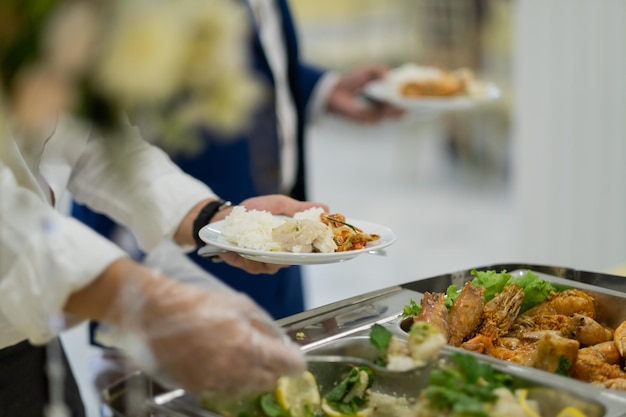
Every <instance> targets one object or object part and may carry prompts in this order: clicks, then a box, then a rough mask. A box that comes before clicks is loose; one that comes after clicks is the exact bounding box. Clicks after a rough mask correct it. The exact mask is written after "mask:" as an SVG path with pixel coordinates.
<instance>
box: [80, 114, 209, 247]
mask: <svg viewBox="0 0 626 417" xmlns="http://www.w3.org/2000/svg"><path fill="white" fill-rule="evenodd" d="M92 135H93V136H92V137H91V138H90V139H89V141H87V143H86V145H85V148H84V149H83V152H82V154H81V156H80V159H79V160H78V161H77V163H76V166H75V167H74V170H73V172H72V175H71V177H70V180H69V184H68V189H69V191H70V192H71V193H72V195H73V197H74V198H75V199H76V201H78V202H79V203H82V204H85V205H87V206H89V207H90V208H91V209H93V210H95V211H98V212H102V213H106V214H107V215H109V216H110V217H111V218H113V219H114V220H116V221H117V222H118V223H120V224H123V225H124V226H126V227H127V228H128V229H130V230H131V231H132V232H133V233H134V234H135V237H136V238H137V242H138V244H139V246H140V247H141V249H143V250H144V251H146V252H148V251H150V250H151V249H152V248H154V247H156V245H157V244H159V242H161V241H162V240H163V239H167V238H171V237H172V236H173V234H174V232H175V231H176V229H177V227H178V225H179V224H180V222H181V220H182V219H183V217H184V216H185V215H186V214H187V213H188V212H189V210H190V209H191V208H192V207H193V206H194V205H196V204H197V203H198V202H199V201H201V200H202V199H206V198H215V197H216V196H215V194H214V193H213V192H212V191H211V189H210V188H209V187H208V186H207V185H205V184H204V183H202V182H201V181H198V180H196V179H195V178H193V177H191V176H189V175H187V174H185V173H184V172H183V171H182V170H181V169H180V168H179V167H178V166H177V165H175V164H174V163H173V162H172V161H171V160H170V158H169V157H168V156H167V154H165V152H163V151H162V150H161V149H159V148H157V147H155V146H152V145H150V144H149V143H147V142H146V141H144V140H143V139H142V138H141V136H140V135H139V132H138V130H137V129H136V128H132V127H130V126H129V127H128V130H127V134H126V136H125V137H123V138H122V139H121V141H120V140H119V139H117V138H106V137H96V135H95V134H93V133H92ZM116 139H117V142H115V143H114V144H115V146H114V147H112V146H108V144H111V143H113V141H116ZM111 152H113V153H111Z"/></svg>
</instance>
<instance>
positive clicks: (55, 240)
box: [0, 118, 215, 348]
mask: <svg viewBox="0 0 626 417" xmlns="http://www.w3.org/2000/svg"><path fill="white" fill-rule="evenodd" d="M5 139H6V140H5ZM15 143H17V142H12V141H11V139H10V138H9V139H7V138H5V137H3V138H0V145H1V146H0V348H2V347H5V346H9V345H12V344H15V343H17V342H20V341H22V340H24V339H29V340H30V341H31V342H32V343H35V344H42V343H45V342H47V341H48V340H49V339H50V338H52V337H54V336H56V335H58V334H59V333H60V332H61V331H62V330H63V329H64V328H66V327H68V326H70V325H72V324H74V323H75V319H76V318H73V317H68V316H67V315H64V313H63V307H64V305H65V303H66V302H67V299H68V297H69V295H70V294H71V293H73V292H75V291H76V290H78V289H80V288H83V287H84V286H86V285H88V284H89V283H90V282H91V281H92V280H93V279H94V278H95V277H97V276H98V275H99V274H100V273H101V272H102V271H103V270H104V269H105V268H106V267H107V266H108V265H110V264H111V263H112V262H114V261H115V260H117V259H119V258H121V257H124V256H126V254H125V252H124V251H122V250H121V249H120V248H119V247H117V246H116V245H114V244H113V243H111V242H110V241H109V240H107V239H105V238H103V237H101V236H100V235H99V234H97V233H96V232H94V231H92V230H91V229H90V228H88V227H87V226H85V225H83V224H82V223H80V222H79V221H77V220H75V219H72V218H69V217H66V216H64V215H62V214H61V213H59V212H58V211H56V210H55V209H54V208H53V207H52V205H51V204H50V203H51V202H58V201H59V200H60V198H61V196H62V194H63V193H64V192H65V191H66V190H69V191H70V192H71V193H72V195H73V196H74V197H75V198H76V199H77V201H79V202H81V203H84V204H87V205H88V206H89V207H91V208H92V209H94V210H96V211H100V212H103V213H105V214H108V215H110V216H111V217H112V218H114V219H115V220H117V221H119V222H120V223H122V224H124V225H126V226H128V227H129V228H130V229H132V230H133V231H134V232H135V233H136V236H137V238H138V241H139V242H140V244H141V245H142V248H143V249H145V250H149V249H151V248H152V247H155V246H156V245H157V244H158V243H159V242H160V241H161V240H163V239H166V238H168V237H171V236H172V235H173V234H174V232H175V230H176V228H177V227H178V225H179V224H180V222H181V220H182V219H183V217H184V216H185V215H186V214H187V213H188V211H189V210H190V209H191V207H193V206H194V205H196V204H197V203H198V202H199V201H201V200H202V199H204V198H209V197H213V196H214V195H215V194H214V193H213V192H212V191H211V190H210V188H208V187H207V186H206V185H204V184H202V183H201V182H199V181H197V180H195V179H193V178H192V177H190V176H188V175H186V174H184V173H183V172H182V171H181V170H180V169H179V168H178V167H177V166H176V165H174V164H173V163H172V162H171V160H170V159H169V158H168V157H167V155H166V154H165V153H164V152H162V151H161V150H160V149H158V148H156V147H154V146H152V145H150V144H148V143H147V142H145V141H144V140H143V139H142V138H141V137H140V136H139V134H138V132H137V131H136V130H135V129H133V128H131V127H130V126H129V127H128V130H127V134H126V136H125V137H116V138H103V137H98V136H97V135H96V134H95V133H94V132H90V129H86V128H85V125H83V124H80V123H77V122H75V121H72V120H71V119H69V118H61V119H60V120H59V124H58V126H57V129H56V130H55V133H54V134H53V135H52V136H51V137H50V138H48V139H47V140H46V141H45V142H42V143H43V144H44V146H43V151H42V152H41V158H40V159H41V160H40V161H39V162H37V161H36V160H33V161H35V162H33V163H31V164H29V163H28V160H27V159H25V158H24V155H23V154H22V153H21V152H20V149H18V147H17V146H15ZM108 144H112V145H114V146H108ZM51 192H52V193H53V194H54V199H52V198H50V195H51Z"/></svg>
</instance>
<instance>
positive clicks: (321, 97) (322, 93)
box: [306, 71, 341, 123]
mask: <svg viewBox="0 0 626 417" xmlns="http://www.w3.org/2000/svg"><path fill="white" fill-rule="evenodd" d="M340 78H341V75H340V74H339V73H338V72H336V71H327V72H325V73H324V74H323V75H322V77H321V78H320V80H319V81H318V82H317V84H315V87H314V88H313V93H312V94H311V98H310V100H309V103H308V105H307V108H306V117H307V122H309V123H315V122H316V121H318V120H319V119H320V118H321V117H322V115H324V114H325V113H326V106H327V104H328V96H330V92H331V91H332V90H333V88H335V86H336V85H337V83H338V82H339V79H340Z"/></svg>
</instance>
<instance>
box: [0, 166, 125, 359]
mask: <svg viewBox="0 0 626 417" xmlns="http://www.w3.org/2000/svg"><path fill="white" fill-rule="evenodd" d="M123 256H125V254H124V252H123V251H122V250H121V249H119V248H118V247H117V246H115V245H113V244H112V243H111V242H109V241H108V240H106V239H104V238H102V237H100V236H99V235H98V234H96V233H95V232H93V231H91V230H90V229H89V228H87V227H86V226H84V225H82V224H81V223H79V222H78V221H76V220H74V219H72V218H68V217H65V216H63V215H61V214H60V213H58V212H56V211H55V210H54V209H53V208H52V207H51V206H50V205H49V204H47V202H45V201H44V200H42V199H41V198H40V196H38V195H37V194H36V193H34V192H33V191H32V190H29V189H26V188H24V187H21V186H20V185H18V183H17V181H16V179H15V177H14V175H13V173H12V172H11V170H10V169H8V168H7V166H6V165H3V164H2V162H0V347H4V346H9V345H11V344H14V343H17V342H19V341H21V340H24V339H26V338H27V339H29V340H30V341H31V342H32V343H34V344H39V343H45V342H47V341H48V340H49V339H50V338H52V337H53V336H55V335H57V334H59V332H60V331H61V330H63V329H64V328H65V327H66V326H67V325H68V323H67V320H69V318H68V317H65V316H64V315H63V312H62V310H63V306H64V305H65V303H66V301H67V299H68V297H69V295H70V294H71V293H72V292H74V291H76V290H78V289H80V288H82V287H84V286H85V285H87V284H88V283H89V282H91V280H93V278H94V277H96V276H97V275H98V274H100V273H101V272H102V271H103V270H104V269H105V268H106V266H107V265H109V264H111V263H112V262H113V261H115V260H116V259H119V258H121V257H123Z"/></svg>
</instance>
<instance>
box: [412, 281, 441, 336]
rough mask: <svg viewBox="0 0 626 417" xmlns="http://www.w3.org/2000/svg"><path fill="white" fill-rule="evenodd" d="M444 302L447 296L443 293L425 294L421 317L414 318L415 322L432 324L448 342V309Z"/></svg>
mask: <svg viewBox="0 0 626 417" xmlns="http://www.w3.org/2000/svg"><path fill="white" fill-rule="evenodd" d="M444 301H445V294H443V293H438V292H425V293H424V295H423V297H422V301H421V305H422V311H421V313H420V314H419V316H415V317H413V322H417V321H425V322H427V323H429V324H431V325H432V326H434V327H436V328H437V329H438V330H439V331H440V332H441V333H442V334H443V336H444V337H445V339H446V340H448V338H449V331H448V308H447V307H446V305H445V304H444Z"/></svg>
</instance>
